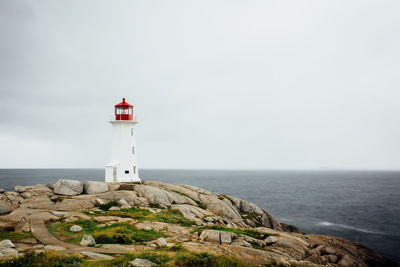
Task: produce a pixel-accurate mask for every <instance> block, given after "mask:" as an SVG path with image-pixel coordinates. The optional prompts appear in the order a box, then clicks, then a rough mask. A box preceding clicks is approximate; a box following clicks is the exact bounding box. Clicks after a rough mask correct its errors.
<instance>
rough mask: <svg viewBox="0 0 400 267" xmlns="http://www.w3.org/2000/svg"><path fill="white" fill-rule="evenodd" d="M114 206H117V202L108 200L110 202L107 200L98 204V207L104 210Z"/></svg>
mask: <svg viewBox="0 0 400 267" xmlns="http://www.w3.org/2000/svg"><path fill="white" fill-rule="evenodd" d="M114 206H116V207H118V206H119V204H118V202H116V201H110V202H107V203H106V204H101V205H100V206H99V208H100V209H102V210H104V211H107V210H108V209H109V208H111V207H114Z"/></svg>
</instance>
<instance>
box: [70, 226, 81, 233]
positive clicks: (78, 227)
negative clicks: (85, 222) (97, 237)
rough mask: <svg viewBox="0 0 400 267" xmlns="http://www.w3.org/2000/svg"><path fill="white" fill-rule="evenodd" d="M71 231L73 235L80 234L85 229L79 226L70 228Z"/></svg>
mask: <svg viewBox="0 0 400 267" xmlns="http://www.w3.org/2000/svg"><path fill="white" fill-rule="evenodd" d="M69 230H70V231H71V232H73V233H79V232H82V230H83V228H82V227H80V226H79V225H76V224H75V225H72V226H71V227H70V228H69Z"/></svg>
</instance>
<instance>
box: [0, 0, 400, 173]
mask: <svg viewBox="0 0 400 267" xmlns="http://www.w3.org/2000/svg"><path fill="white" fill-rule="evenodd" d="M399 11H400V1H381V0H379V1H378V0H377V1H365V0H360V1H348V0H343V1H321V0H315V1H298V0H294V1H264V0H263V1H245V0H243V1H232V0H229V1H218V0H212V1H188V0H182V1H149V0H146V1H121V0H120V1H99V0H93V1H82V0H76V1H71V0H68V1H67V0H64V1H55V0H49V1H42V0H35V1H33V0H31V1H24V0H12V1H10V0H0V167H1V168H54V167H68V168H103V166H104V164H106V163H107V162H108V161H109V157H110V152H111V151H110V150H111V137H112V126H111V125H110V124H109V123H108V120H109V119H110V117H111V114H112V113H113V106H114V105H115V104H117V103H119V102H120V100H121V98H122V97H125V98H126V99H127V101H128V102H129V103H131V104H133V105H134V106H135V108H136V115H137V117H138V119H139V120H140V123H139V124H138V125H137V129H136V134H137V136H136V138H137V150H136V151H137V153H138V154H137V156H138V161H139V168H196V169H321V168H322V169H326V168H334V169H338V168H339V169H400V79H399V78H400V76H399V75H400V15H399Z"/></svg>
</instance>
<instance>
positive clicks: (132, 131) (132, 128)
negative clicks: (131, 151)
mask: <svg viewBox="0 0 400 267" xmlns="http://www.w3.org/2000/svg"><path fill="white" fill-rule="evenodd" d="M131 136H133V128H132V129H131Z"/></svg>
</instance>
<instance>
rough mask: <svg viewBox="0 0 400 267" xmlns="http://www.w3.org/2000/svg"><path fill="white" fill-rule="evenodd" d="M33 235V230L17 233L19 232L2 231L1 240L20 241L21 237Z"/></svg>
mask: <svg viewBox="0 0 400 267" xmlns="http://www.w3.org/2000/svg"><path fill="white" fill-rule="evenodd" d="M31 237H33V235H32V233H31V232H27V233H17V232H0V240H3V239H9V240H11V241H12V242H18V241H20V240H21V239H25V238H31Z"/></svg>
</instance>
